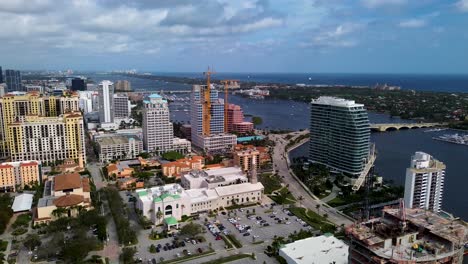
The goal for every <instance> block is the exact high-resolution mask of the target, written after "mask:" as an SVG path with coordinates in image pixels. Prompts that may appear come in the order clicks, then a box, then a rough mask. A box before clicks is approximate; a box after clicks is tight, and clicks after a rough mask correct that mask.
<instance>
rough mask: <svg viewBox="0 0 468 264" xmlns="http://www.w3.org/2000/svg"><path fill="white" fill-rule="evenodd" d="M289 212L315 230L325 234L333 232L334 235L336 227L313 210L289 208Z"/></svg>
mask: <svg viewBox="0 0 468 264" xmlns="http://www.w3.org/2000/svg"><path fill="white" fill-rule="evenodd" d="M289 211H290V212H291V213H293V214H294V215H295V216H297V217H299V218H300V219H302V220H303V221H304V222H306V223H307V224H309V225H310V226H312V227H313V228H315V229H316V230H320V231H322V232H323V233H327V232H331V233H333V232H334V231H335V229H336V227H335V226H334V225H332V224H330V223H329V222H327V219H326V218H325V217H323V216H321V215H319V214H317V213H315V212H313V211H311V210H308V211H306V209H305V208H299V207H293V208H289Z"/></svg>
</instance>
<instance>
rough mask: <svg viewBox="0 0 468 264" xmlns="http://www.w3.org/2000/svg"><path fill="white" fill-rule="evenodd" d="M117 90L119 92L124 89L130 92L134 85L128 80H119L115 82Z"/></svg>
mask: <svg viewBox="0 0 468 264" xmlns="http://www.w3.org/2000/svg"><path fill="white" fill-rule="evenodd" d="M115 90H116V91H119V92H122V91H125V92H129V91H131V90H132V86H131V84H130V82H129V81H127V80H119V81H117V82H115Z"/></svg>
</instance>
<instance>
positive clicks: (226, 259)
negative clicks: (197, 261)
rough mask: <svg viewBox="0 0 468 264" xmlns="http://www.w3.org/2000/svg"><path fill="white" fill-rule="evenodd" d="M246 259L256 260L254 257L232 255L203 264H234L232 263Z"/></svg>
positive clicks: (242, 254) (243, 254)
mask: <svg viewBox="0 0 468 264" xmlns="http://www.w3.org/2000/svg"><path fill="white" fill-rule="evenodd" d="M245 258H252V259H254V255H252V254H245V253H241V254H237V255H232V256H227V257H222V258H219V259H214V260H211V261H207V262H204V263H203V264H222V263H228V262H232V261H235V260H240V259H245Z"/></svg>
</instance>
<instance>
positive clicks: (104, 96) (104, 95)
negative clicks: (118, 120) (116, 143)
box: [98, 81, 114, 124]
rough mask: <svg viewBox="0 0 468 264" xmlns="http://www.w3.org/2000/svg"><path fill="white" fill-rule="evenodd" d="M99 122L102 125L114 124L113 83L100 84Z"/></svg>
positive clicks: (103, 82)
mask: <svg viewBox="0 0 468 264" xmlns="http://www.w3.org/2000/svg"><path fill="white" fill-rule="evenodd" d="M98 91H99V121H100V122H101V124H103V123H104V124H105V123H114V103H113V99H114V84H113V83H112V82H111V81H102V82H100V83H99V87H98Z"/></svg>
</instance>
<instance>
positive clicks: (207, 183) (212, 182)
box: [181, 167, 248, 189]
mask: <svg viewBox="0 0 468 264" xmlns="http://www.w3.org/2000/svg"><path fill="white" fill-rule="evenodd" d="M246 182H248V179H247V177H246V175H245V174H244V173H243V172H242V170H241V169H240V168H239V167H226V168H219V169H211V170H192V171H190V172H188V173H185V174H182V177H181V185H182V187H184V188H185V189H200V188H208V189H214V188H216V187H221V186H226V185H231V184H239V183H246Z"/></svg>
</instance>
